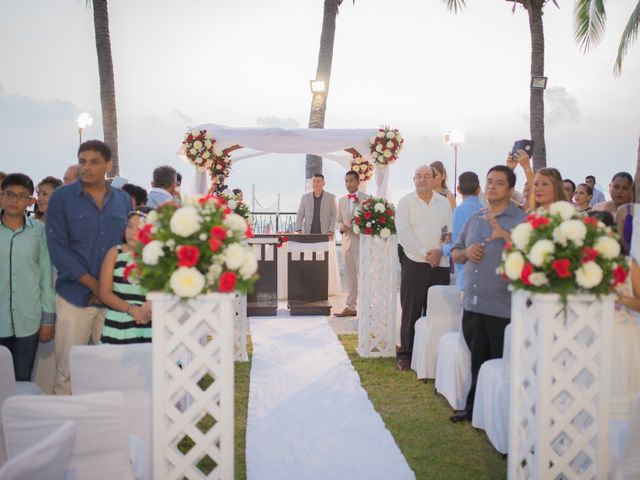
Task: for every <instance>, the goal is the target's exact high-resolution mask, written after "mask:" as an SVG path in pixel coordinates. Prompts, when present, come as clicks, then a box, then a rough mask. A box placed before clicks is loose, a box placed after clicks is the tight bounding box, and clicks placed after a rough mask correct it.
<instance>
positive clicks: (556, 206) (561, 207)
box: [549, 201, 576, 220]
mask: <svg viewBox="0 0 640 480" xmlns="http://www.w3.org/2000/svg"><path fill="white" fill-rule="evenodd" d="M549 213H550V214H551V215H560V217H561V218H562V220H569V219H570V218H571V217H573V216H574V215H575V213H576V209H575V207H574V206H573V205H571V204H570V203H569V202H562V201H561V202H554V203H552V204H551V206H550V207H549Z"/></svg>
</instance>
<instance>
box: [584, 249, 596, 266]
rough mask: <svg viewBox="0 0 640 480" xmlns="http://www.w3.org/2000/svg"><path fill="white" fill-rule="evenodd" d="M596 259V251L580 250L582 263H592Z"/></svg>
mask: <svg viewBox="0 0 640 480" xmlns="http://www.w3.org/2000/svg"><path fill="white" fill-rule="evenodd" d="M597 257H598V251H597V250H596V249H594V248H591V247H584V248H583V249H582V263H587V262H592V261H594V260H595V259H596V258H597Z"/></svg>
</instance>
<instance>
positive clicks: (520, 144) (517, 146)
mask: <svg viewBox="0 0 640 480" xmlns="http://www.w3.org/2000/svg"><path fill="white" fill-rule="evenodd" d="M534 145H535V142H534V141H533V140H516V142H515V143H514V144H513V149H512V150H511V155H515V154H516V153H517V152H518V150H524V151H525V152H527V154H528V155H529V158H532V157H533V146H534Z"/></svg>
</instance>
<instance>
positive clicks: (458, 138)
mask: <svg viewBox="0 0 640 480" xmlns="http://www.w3.org/2000/svg"><path fill="white" fill-rule="evenodd" d="M463 140H464V136H463V135H462V132H459V131H456V130H454V131H451V130H449V131H448V132H447V133H445V134H444V141H445V143H448V144H449V145H451V146H452V147H453V197H454V198H457V197H458V188H457V184H458V148H460V145H462V141H463Z"/></svg>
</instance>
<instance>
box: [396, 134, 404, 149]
mask: <svg viewBox="0 0 640 480" xmlns="http://www.w3.org/2000/svg"><path fill="white" fill-rule="evenodd" d="M396 140H397V141H398V143H402V142H403V141H404V140H403V138H402V135H400V134H397V135H396ZM399 147H400V145H398V148H399Z"/></svg>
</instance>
